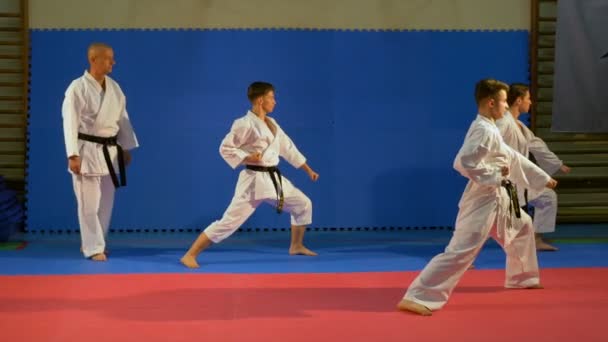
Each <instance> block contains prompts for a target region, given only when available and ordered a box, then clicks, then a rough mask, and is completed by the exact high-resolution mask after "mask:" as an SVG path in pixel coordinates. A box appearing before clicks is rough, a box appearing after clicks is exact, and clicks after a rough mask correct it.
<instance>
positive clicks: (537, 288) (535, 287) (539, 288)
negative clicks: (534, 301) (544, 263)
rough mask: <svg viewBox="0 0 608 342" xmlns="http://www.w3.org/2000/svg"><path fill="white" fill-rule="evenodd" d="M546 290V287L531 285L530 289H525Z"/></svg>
mask: <svg viewBox="0 0 608 342" xmlns="http://www.w3.org/2000/svg"><path fill="white" fill-rule="evenodd" d="M544 288H545V287H544V286H542V285H541V284H535V285H530V286H528V287H525V289H528V290H542V289H544Z"/></svg>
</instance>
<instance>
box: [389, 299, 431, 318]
mask: <svg viewBox="0 0 608 342" xmlns="http://www.w3.org/2000/svg"><path fill="white" fill-rule="evenodd" d="M397 309H399V310H400V311H409V312H413V313H415V314H418V315H422V316H431V315H432V314H433V312H432V311H431V310H430V309H429V308H427V307H426V306H424V305H422V304H418V303H416V302H413V301H411V300H408V299H402V300H401V301H400V302H399V304H397Z"/></svg>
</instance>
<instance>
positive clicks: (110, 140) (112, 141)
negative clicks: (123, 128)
mask: <svg viewBox="0 0 608 342" xmlns="http://www.w3.org/2000/svg"><path fill="white" fill-rule="evenodd" d="M78 139H80V140H84V141H90V142H94V143H97V144H100V145H103V157H104V159H105V160H106V164H107V165H108V171H109V172H110V177H112V183H114V187H115V188H118V187H120V186H121V184H122V186H127V173H126V171H125V159H124V158H123V151H122V147H120V145H118V141H117V138H116V136H113V137H107V138H106V137H98V136H94V135H88V134H84V133H78ZM108 146H116V150H117V153H118V171H119V172H120V184H119V183H118V177H116V171H114V165H113V164H112V159H111V158H110V151H109V150H108Z"/></svg>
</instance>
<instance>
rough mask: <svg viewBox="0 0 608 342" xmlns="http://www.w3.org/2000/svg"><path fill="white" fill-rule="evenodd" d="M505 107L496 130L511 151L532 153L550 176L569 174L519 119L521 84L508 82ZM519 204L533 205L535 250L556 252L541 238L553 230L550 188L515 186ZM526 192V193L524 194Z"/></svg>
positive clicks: (526, 103) (523, 105)
mask: <svg viewBox="0 0 608 342" xmlns="http://www.w3.org/2000/svg"><path fill="white" fill-rule="evenodd" d="M507 103H508V104H509V110H508V111H507V112H506V113H505V115H504V117H503V118H502V119H499V120H496V126H498V129H499V130H500V134H501V135H502V138H503V140H504V141H505V143H506V144H507V145H509V146H511V147H512V148H513V149H514V150H516V151H517V152H519V153H521V154H522V155H523V156H524V157H526V158H530V154H532V155H533V156H534V159H535V160H536V163H537V164H538V166H540V168H541V169H543V170H544V171H545V172H547V173H548V174H550V175H554V174H555V173H556V172H558V171H561V172H563V173H569V172H570V168H569V167H568V166H566V165H564V163H563V162H562V161H561V160H560V159H559V158H558V157H557V156H556V155H555V153H553V152H551V150H549V147H548V146H547V144H545V142H544V141H543V140H542V139H540V138H538V137H537V136H535V135H534V133H532V131H531V130H530V129H529V128H528V127H526V125H524V123H523V122H521V121H520V120H518V119H519V116H520V115H521V114H522V113H528V112H529V111H530V105H531V104H532V101H530V91H529V89H528V86H526V85H524V84H518V83H516V84H512V85H511V86H510V87H509V93H508V94H507ZM517 193H518V194H519V203H520V204H522V205H524V204H526V202H527V203H528V204H529V205H531V206H532V207H534V221H533V224H534V229H535V231H536V249H537V250H539V251H557V247H555V246H553V245H550V244H548V243H547V242H546V241H544V240H543V239H542V234H544V233H551V232H554V231H555V220H556V216H557V195H556V194H555V191H553V190H551V189H547V188H545V189H543V190H541V191H540V192H538V191H532V190H531V189H530V191H527V189H522V188H518V189H517ZM526 194H527V195H526Z"/></svg>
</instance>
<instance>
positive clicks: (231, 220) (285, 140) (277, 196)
mask: <svg viewBox="0 0 608 342" xmlns="http://www.w3.org/2000/svg"><path fill="white" fill-rule="evenodd" d="M247 96H248V98H249V101H250V102H251V104H252V107H251V110H249V111H248V112H247V114H245V116H243V117H241V118H239V119H237V120H235V121H234V123H233V125H232V128H231V129H230V132H229V133H228V134H227V135H226V137H225V138H224V140H223V141H222V143H221V145H220V154H221V156H222V157H223V158H224V160H225V161H226V162H227V163H228V165H230V167H232V168H233V169H235V168H237V167H238V166H239V165H245V168H244V169H243V170H242V171H241V172H240V174H239V179H238V181H237V185H236V190H235V193H234V197H233V198H232V202H231V203H230V205H229V206H228V208H227V209H226V211H225V212H224V215H223V216H222V218H221V219H220V220H219V221H215V222H213V223H211V224H210V225H209V226H208V227H207V228H206V229H205V230H204V231H203V232H202V233H201V234H200V235H199V236H198V238H197V239H196V241H194V243H193V244H192V246H191V247H190V249H189V250H188V251H187V252H186V254H185V255H184V256H183V257H182V258H181V262H182V264H184V265H185V266H186V267H189V268H197V267H199V265H198V263H197V261H196V258H197V256H198V255H199V254H200V253H201V252H202V251H203V250H205V249H206V248H207V247H209V246H210V245H211V244H212V243H219V242H221V241H222V240H224V239H226V238H227V237H229V236H230V235H232V233H234V232H235V231H236V230H237V229H238V228H239V227H240V226H241V225H242V224H243V223H244V222H245V221H246V220H247V219H248V218H249V217H250V216H251V215H252V214H253V212H254V211H255V210H256V208H257V207H258V206H259V205H260V204H261V203H262V202H266V203H269V204H271V205H273V206H276V208H277V211H278V212H279V213H280V212H282V211H283V210H284V211H286V212H289V213H290V214H291V246H290V248H289V254H292V255H293V254H303V255H310V256H314V255H317V254H316V253H315V252H313V251H311V250H309V249H308V248H306V247H305V246H304V244H303V240H304V232H305V230H306V226H307V225H309V224H310V223H312V202H311V201H310V199H309V198H308V197H307V196H306V195H304V194H303V193H302V192H301V191H300V190H299V189H297V188H296V187H295V186H293V184H291V182H290V181H289V180H288V179H287V178H285V177H283V176H281V172H280V171H279V169H278V167H277V165H278V163H279V156H281V157H283V158H284V159H285V160H287V162H289V163H290V164H291V165H292V166H293V167H295V168H301V169H303V170H304V171H306V173H307V174H308V176H309V177H310V179H311V180H312V181H316V180H317V179H318V178H319V175H318V174H317V173H316V172H314V171H313V170H312V169H311V168H310V167H309V166H308V165H307V163H306V158H305V157H304V156H303V155H302V153H300V151H298V149H297V148H296V146H295V145H294V143H293V142H292V140H291V139H290V138H289V136H287V134H286V133H285V132H284V131H283V130H282V129H281V127H280V126H279V125H278V124H277V122H276V121H275V120H274V119H272V118H270V117H269V116H268V114H270V113H272V111H273V110H274V107H275V105H276V101H275V96H274V87H273V85H272V84H269V83H265V82H254V83H252V84H251V85H250V86H249V88H248V90H247Z"/></svg>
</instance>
